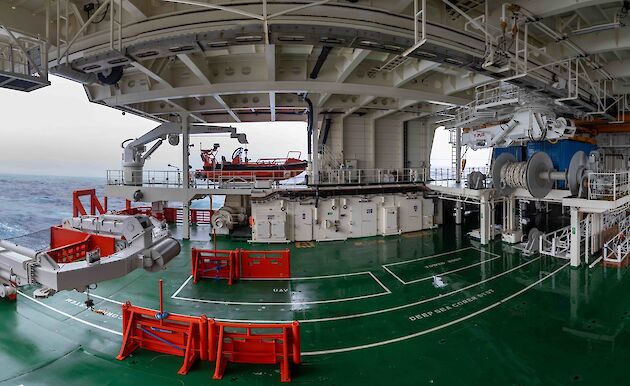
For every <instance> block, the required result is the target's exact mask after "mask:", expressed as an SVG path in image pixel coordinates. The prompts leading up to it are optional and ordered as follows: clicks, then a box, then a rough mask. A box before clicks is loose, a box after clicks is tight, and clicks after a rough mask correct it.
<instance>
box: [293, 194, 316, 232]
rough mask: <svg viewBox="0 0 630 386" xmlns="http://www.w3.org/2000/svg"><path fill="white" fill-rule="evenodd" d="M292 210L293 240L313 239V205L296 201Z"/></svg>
mask: <svg viewBox="0 0 630 386" xmlns="http://www.w3.org/2000/svg"><path fill="white" fill-rule="evenodd" d="M293 206H294V210H293V241H311V240H313V209H314V206H313V205H310V204H309V205H304V204H301V203H296V204H295V205H293Z"/></svg>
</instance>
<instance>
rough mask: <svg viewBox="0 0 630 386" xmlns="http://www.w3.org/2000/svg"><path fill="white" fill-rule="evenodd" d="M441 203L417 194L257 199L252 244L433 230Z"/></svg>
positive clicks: (438, 219)
mask: <svg viewBox="0 0 630 386" xmlns="http://www.w3.org/2000/svg"><path fill="white" fill-rule="evenodd" d="M439 212H440V211H438V210H436V204H435V202H434V200H433V199H431V198H424V197H423V196H422V194H418V193H390V194H370V195H350V196H335V197H328V198H319V199H316V198H307V199H286V198H279V197H278V198H273V199H269V200H264V201H263V200H255V199H254V200H252V216H253V226H252V241H254V242H269V243H273V242H282V243H285V242H292V241H313V240H315V241H333V240H346V239H349V238H358V237H370V236H377V235H382V236H387V235H393V234H401V233H406V232H415V231H419V230H422V229H431V228H434V227H436V226H437V224H439V223H440V222H441V219H440V218H439V216H437V213H439Z"/></svg>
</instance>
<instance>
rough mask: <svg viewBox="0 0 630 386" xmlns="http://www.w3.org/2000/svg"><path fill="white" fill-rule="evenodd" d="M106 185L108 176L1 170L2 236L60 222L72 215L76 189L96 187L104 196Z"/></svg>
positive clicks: (47, 226)
mask: <svg viewBox="0 0 630 386" xmlns="http://www.w3.org/2000/svg"><path fill="white" fill-rule="evenodd" d="M104 185H105V179H104V178H86V177H57V176H24V175H10V174H0V239H6V238H11V237H16V236H22V235H25V234H29V233H33V232H37V231H40V230H42V229H46V228H49V227H50V226H52V225H57V224H60V223H61V220H62V219H63V218H65V217H69V216H71V215H72V192H73V191H74V190H77V189H91V188H95V189H96V191H97V194H98V196H99V197H101V198H102V197H103V188H104ZM119 202H122V201H120V200H119ZM110 203H111V204H115V202H112V201H111V200H110Z"/></svg>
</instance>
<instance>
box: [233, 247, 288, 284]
mask: <svg viewBox="0 0 630 386" xmlns="http://www.w3.org/2000/svg"><path fill="white" fill-rule="evenodd" d="M290 259H291V251H289V250H288V249H285V250H282V251H247V250H243V249H241V250H240V252H239V260H240V265H239V274H240V276H239V277H240V278H254V279H275V278H288V277H291V260H290Z"/></svg>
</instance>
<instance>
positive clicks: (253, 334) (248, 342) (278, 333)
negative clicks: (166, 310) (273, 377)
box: [208, 321, 301, 382]
mask: <svg viewBox="0 0 630 386" xmlns="http://www.w3.org/2000/svg"><path fill="white" fill-rule="evenodd" d="M208 336H209V338H208V340H209V342H211V344H210V345H209V348H210V349H211V350H212V347H213V346H214V345H215V344H216V355H215V356H214V358H216V366H215V370H214V375H213V377H212V378H214V379H222V378H223V374H224V373H225V368H226V366H227V364H228V362H233V363H254V364H278V363H279V364H280V380H281V381H282V382H291V368H290V363H291V362H293V363H295V364H299V363H300V362H301V359H300V324H299V323H298V322H293V323H281V324H251V323H228V322H218V321H211V322H210V323H209V327H208ZM209 357H210V358H212V354H209Z"/></svg>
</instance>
